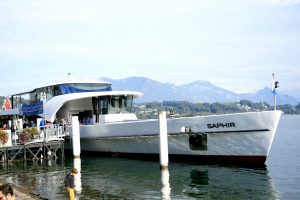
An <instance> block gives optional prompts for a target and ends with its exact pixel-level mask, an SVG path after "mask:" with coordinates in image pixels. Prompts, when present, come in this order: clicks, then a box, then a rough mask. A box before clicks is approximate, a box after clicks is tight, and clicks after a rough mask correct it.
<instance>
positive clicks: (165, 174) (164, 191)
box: [161, 169, 171, 200]
mask: <svg viewBox="0 0 300 200" xmlns="http://www.w3.org/2000/svg"><path fill="white" fill-rule="evenodd" d="M169 177H170V174H169V170H168V169H162V170H161V184H162V188H161V199H162V200H169V199H170V193H171V188H170V182H169Z"/></svg>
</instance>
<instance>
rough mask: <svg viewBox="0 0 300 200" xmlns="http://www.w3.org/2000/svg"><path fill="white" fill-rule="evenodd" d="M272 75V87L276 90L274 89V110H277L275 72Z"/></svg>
mask: <svg viewBox="0 0 300 200" xmlns="http://www.w3.org/2000/svg"><path fill="white" fill-rule="evenodd" d="M272 77H273V83H272V84H273V85H272V87H273V88H272V89H273V90H274V91H273V95H274V110H276V91H275V87H276V86H275V74H272Z"/></svg>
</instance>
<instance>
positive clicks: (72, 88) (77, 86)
mask: <svg viewBox="0 0 300 200" xmlns="http://www.w3.org/2000/svg"><path fill="white" fill-rule="evenodd" d="M59 90H60V92H61V93H62V94H69V93H76V92H96V91H112V88H111V85H107V84H103V83H70V84H61V85H59Z"/></svg>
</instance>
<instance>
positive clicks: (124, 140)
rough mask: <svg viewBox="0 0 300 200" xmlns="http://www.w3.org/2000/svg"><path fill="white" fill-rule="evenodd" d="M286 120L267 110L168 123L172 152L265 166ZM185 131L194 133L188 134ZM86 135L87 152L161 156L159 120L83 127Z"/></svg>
mask: <svg viewBox="0 0 300 200" xmlns="http://www.w3.org/2000/svg"><path fill="white" fill-rule="evenodd" d="M280 116H281V111H266V112H249V113H238V114H224V115H211V116H197V117H186V118H174V119H168V120H167V129H168V147H169V154H170V156H172V155H177V156H199V157H207V158H208V157H210V159H211V158H212V159H218V158H228V159H231V160H235V159H236V160H242V161H243V160H245V161H254V162H263V163H264V162H265V160H266V158H267V156H268V154H269V151H270V148H271V145H272V142H273V138H274V135H275V132H276V129H277V126H278V123H279V119H280ZM184 127H185V128H186V127H189V128H191V132H182V129H184ZM80 136H81V150H82V151H93V152H106V153H125V154H158V153H159V123H158V120H137V121H127V122H114V123H106V124H94V125H81V127H80ZM196 140H202V141H200V143H199V141H196ZM197 142H198V143H197ZM194 146H196V147H194Z"/></svg>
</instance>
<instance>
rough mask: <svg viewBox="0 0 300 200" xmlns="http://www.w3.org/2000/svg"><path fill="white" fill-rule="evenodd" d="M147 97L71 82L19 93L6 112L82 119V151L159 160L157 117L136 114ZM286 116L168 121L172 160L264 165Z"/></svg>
mask: <svg viewBox="0 0 300 200" xmlns="http://www.w3.org/2000/svg"><path fill="white" fill-rule="evenodd" d="M142 96H143V94H142V93H141V92H137V91H113V90H112V85H111V83H108V82H102V81H93V82H91V81H72V80H69V81H64V82H59V83H53V84H48V85H45V86H42V87H39V88H35V89H33V90H30V91H26V92H22V93H18V94H14V95H12V96H11V97H10V103H11V109H10V110H6V111H5V112H7V113H12V114H15V115H18V116H22V117H25V118H26V117H27V118H30V117H32V116H40V117H43V118H45V119H46V120H47V121H48V122H52V123H57V120H58V121H64V122H67V121H70V118H71V117H72V116H78V119H79V121H80V144H81V150H82V151H83V152H97V153H99V152H101V153H113V154H118V155H135V156H141V157H145V156H147V155H148V156H157V155H158V154H159V145H160V144H159V131H160V130H159V121H158V119H146V120H141V119H138V118H137V116H136V115H135V114H134V113H133V112H132V107H133V100H134V99H135V98H139V97H142ZM2 112H4V111H2ZM281 113H282V112H281V111H260V112H244V113H234V114H219V115H207V116H195V117H174V116H172V117H168V118H167V120H166V121H167V134H168V152H169V156H170V158H171V159H173V158H179V159H180V158H181V159H186V160H190V161H195V162H197V161H199V162H206V161H209V162H216V163H222V162H227V161H229V162H238V163H252V164H264V163H265V161H266V159H267V156H268V154H269V152H270V149H271V146H272V142H273V139H274V136H275V132H276V129H277V126H278V123H279V120H280V116H281ZM0 114H1V112H0ZM70 130H71V129H70ZM70 134H72V131H70ZM65 147H66V148H72V145H68V144H66V145H65Z"/></svg>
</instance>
